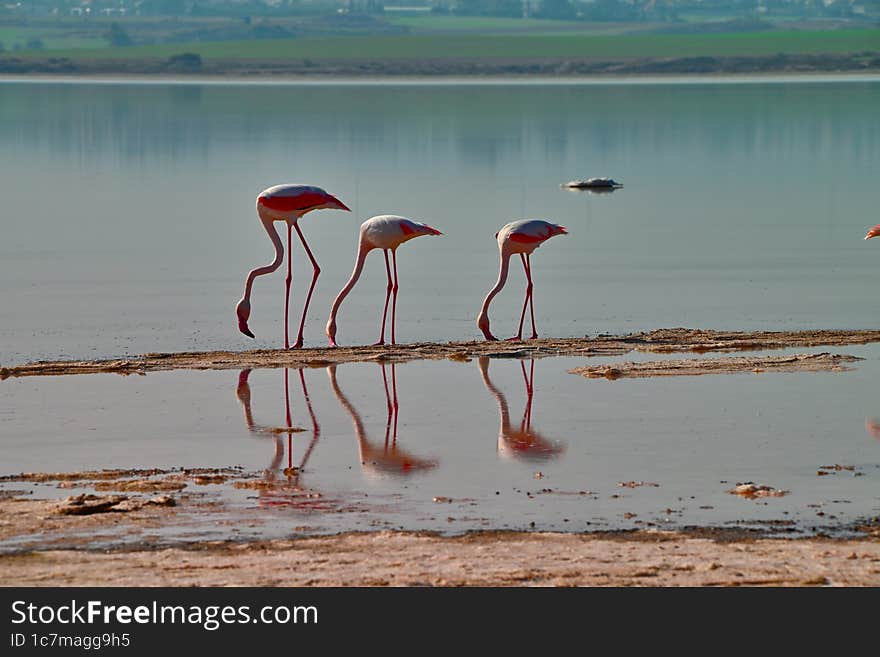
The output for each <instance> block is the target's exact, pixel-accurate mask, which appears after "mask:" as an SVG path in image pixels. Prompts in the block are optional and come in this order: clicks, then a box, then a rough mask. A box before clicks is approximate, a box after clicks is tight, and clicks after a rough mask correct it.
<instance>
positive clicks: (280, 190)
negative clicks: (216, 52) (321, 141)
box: [235, 185, 880, 349]
mask: <svg viewBox="0 0 880 657" xmlns="http://www.w3.org/2000/svg"><path fill="white" fill-rule="evenodd" d="M320 209H333V210H345V211H347V212H351V210H350V209H349V208H348V207H347V206H346V205H345V203H343V202H342V201H340V200H339V199H338V198H336V197H335V196H333V195H331V194H328V193H327V192H326V191H324V190H323V189H321V188H320V187H314V186H312V185H276V186H274V187H269V188H268V189H266V190H264V191H263V192H261V193H260V195H259V196H257V215H258V216H259V218H260V221H261V222H262V224H263V228H265V230H266V233H268V235H269V239H270V240H272V244H273V246H274V247H275V259H274V260H273V261H272V262H271V263H270V264H268V265H265V266H263V267H257V268H255V269H252V270H251V271H250V272H249V273H248V275H247V280H246V281H245V285H244V295H243V296H242V298H241V300H240V301H239V302H238V305H237V306H236V308H235V311H236V314H237V315H238V329H239V330H240V331H241V332H242V333H244V334H245V335H246V336H248V337H251V338H253V337H254V334H253V333H252V332H251V330H250V329H249V328H248V319H249V318H250V314H251V301H250V299H251V290H252V288H253V284H254V280H255V279H256V278H257V276H262V275H264V274H270V273H272V272H274V271H275V270H277V269H278V268H279V267H280V266H281V263H282V261H283V260H284V245H283V243H282V242H281V237H280V236H279V235H278V231H276V230H275V222H276V221H283V222H285V223H286V224H287V251H288V256H287V278H286V279H285V293H284V348H285V349H290V348H291V345H290V339H289V330H288V307H289V304H290V283H291V280H292V275H291V262H290V247H291V241H292V233H293V231H294V230H295V231H296V234H297V236H298V237H299V239H300V241H301V242H302V245H303V248H304V249H305V252H306V255H307V256H308V257H309V260H310V261H311V263H312V268H313V274H312V282H311V285H310V286H309V291H308V293H307V294H306V300H305V303H304V304H303V311H302V318H301V319H300V323H299V332H298V333H297V336H296V341H295V342H294V343H293V348H299V347H302V345H303V328H304V327H305V323H306V314H307V313H308V310H309V302H310V301H311V299H312V292H314V290H315V284H316V283H317V281H318V275H319V274H320V273H321V268H320V267H319V266H318V262H317V261H316V260H315V256H314V255H313V254H312V251H311V249H310V248H309V245H308V243H307V242H306V239H305V237H304V236H303V233H302V230H300V227H299V225H298V223H297V222H298V221H299V220H300V218H302V217H303V216H304V215H305V214H306V213H308V212H311V211H312V210H320ZM565 234H566V230H565V228H564V227H563V226H559V225H557V224H554V223H550V222H549V221H543V220H541V219H528V220H521V221H513V222H510V223H509V224H507V225H505V226H504V227H502V228H501V230H499V231H498V232H497V233H495V238H496V240H497V241H498V249H499V252H500V256H501V262H500V268H499V272H498V281H497V282H496V283H495V285H494V286H493V287H492V289H491V290H489V293H488V294H487V295H486V298H485V300H484V301H483V305H482V307H481V308H480V312H479V315H478V316H477V326H478V327H479V329H480V331H482V333H483V335H484V336H485V338H486V339H487V340H495V339H496V338H495V336H494V335H492V332H491V331H490V330H489V304H490V303H491V302H492V299H493V298H494V297H495V295H496V294H498V293H499V292H500V291H501V288H503V287H504V284H505V283H506V282H507V274H508V270H509V268H510V258H511V257H512V256H514V255H519V256H520V258H521V260H522V265H523V270H524V271H525V275H526V280H527V282H528V285H527V287H526V295H525V300H524V301H523V309H522V313H521V315H520V321H519V329H518V331H517V334H516V336H515V337H513V338H510V339H511V340H521V339H522V329H523V323H524V320H525V316H526V308H527V307H528V308H529V309H530V314H531V320H532V334H531V336H530V339H535V338H537V337H538V333H537V331H536V330H535V309H534V302H533V301H532V289H533V283H532V267H531V261H530V257H531V254H532V252H533V251H534V250H535V249H537V248H538V247H539V246H541V244H543V243H544V242H546V241H547V240H548V239H550V238H551V237H553V236H555V235H565ZM878 234H880V233H878ZM421 235H442V233H441V232H440V231H439V230H437V229H436V228H432V227H431V226H428V225H427V224H424V223H421V222H418V221H413V220H412V219H407V218H406V217H400V216H397V215H391V214H384V215H379V216H376V217H371V218H370V219H367V220H366V221H365V222H364V223H363V224H361V228H360V237H359V240H358V250H357V259H356V260H355V264H354V271H353V272H352V273H351V278H349V280H348V282H347V283H346V284H345V286H344V287H343V288H342V289H341V290H340V291H339V294H338V295H336V299H335V300H334V301H333V306H332V307H331V309H330V317H329V319H328V320H327V327H326V333H327V339H328V340H329V342H330V346H331V347H336V346H337V343H336V315H337V313H338V312H339V307H340V306H341V305H342V302H343V300H344V299H345V297H346V296H348V294H349V292H351V290H352V288H354V286H355V284H356V283H357V281H358V279H359V278H360V276H361V272H362V271H363V268H364V261H365V260H366V258H367V254H368V253H369V252H370V251H372V250H373V249H382V252H383V253H384V255H385V272H386V274H387V276H388V286H387V288H386V291H385V307H384V309H383V311H382V327H381V329H380V332H379V340H378V341H377V342H376V343H375V344H376V345H383V344H385V324H386V318H387V316H388V302H389V301H391V344H396V334H395V325H396V315H397V290H398V276H397V247H399V246H400V245H401V244H403V243H404V242H407V241H409V240H411V239H413V238H415V237H419V236H421ZM389 253H390V255H391V258H390V261H389ZM392 269H393V270H394V274H393V276H392Z"/></svg>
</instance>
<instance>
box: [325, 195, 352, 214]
mask: <svg viewBox="0 0 880 657" xmlns="http://www.w3.org/2000/svg"><path fill="white" fill-rule="evenodd" d="M328 205H329V206H330V208H331V209H334V210H345V211H346V212H351V208H350V207H348V206H347V205H346V204H345V203H343V202H342V201H340V200H339V199H338V198H336V197H335V196H330V199H329V202H328Z"/></svg>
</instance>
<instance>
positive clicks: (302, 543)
mask: <svg viewBox="0 0 880 657" xmlns="http://www.w3.org/2000/svg"><path fill="white" fill-rule="evenodd" d="M701 534H702V535H701ZM0 570H2V572H3V584H4V585H14V586H56V585H65V586H229V585H237V586H339V585H343V586H347V585H357V586H412V585H418V586H422V585H433V586H473V585H479V586H606V585H617V586H746V585H750V586H816V585H818V586H825V585H837V586H877V585H880V539H878V538H877V537H871V538H864V539H849V540H832V539H826V538H810V539H753V538H747V537H739V538H733V540H728V538H727V537H725V535H724V534H720V535H718V536H712V535H711V533H709V532H696V533H693V534H690V533H668V532H626V533H619V534H605V535H603V534H540V533H498V532H487V533H475V534H467V535H464V536H460V537H452V538H442V537H438V536H431V535H424V534H416V533H403V532H376V533H369V534H343V535H338V536H329V537H322V538H305V539H297V540H286V541H269V542H260V543H242V544H224V543H214V544H197V545H192V546H189V547H187V548H185V549H183V548H168V549H157V550H134V551H113V552H109V553H104V552H91V551H78V550H60V551H43V552H34V553H25V554H17V555H7V556H0Z"/></svg>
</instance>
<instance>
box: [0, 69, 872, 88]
mask: <svg viewBox="0 0 880 657" xmlns="http://www.w3.org/2000/svg"><path fill="white" fill-rule="evenodd" d="M852 82H868V83H873V82H880V68H878V69H876V70H871V71H838V72H823V71H793V72H772V71H771V72H754V73H683V74H667V73H657V74H654V75H621V74H609V75H568V76H565V75H522V74H487V75H455V74H450V75H431V76H420V75H361V76H359V75H344V74H339V75H333V74H318V75H284V76H278V75H229V74H222V73H218V74H216V75H200V74H190V75H181V74H176V73H169V74H164V75H162V74H152V73H144V74H139V75H132V74H128V73H92V74H90V73H74V74H69V75H59V74H57V73H39V72H36V73H22V74H10V73H3V72H2V71H0V84H10V83H12V84H47V83H51V84H106V85H113V84H143V85H172V84H180V85H188V84H199V85H208V86H250V85H253V86H266V85H273V86H274V85H278V86H285V85H291V86H296V85H303V86H324V85H327V86H330V85H333V86H337V85H342V86H408V85H412V86H471V85H473V86H476V85H486V86H505V85H522V84H525V85H535V86H542V85H546V86H553V85H558V86H577V85H584V86H588V85H630V84H631V85H653V84H657V85H661V84H677V85H689V84H694V85H699V84H798V83H808V84H842V83H852Z"/></svg>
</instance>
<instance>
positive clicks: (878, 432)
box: [865, 418, 880, 440]
mask: <svg viewBox="0 0 880 657" xmlns="http://www.w3.org/2000/svg"><path fill="white" fill-rule="evenodd" d="M865 430H866V431H867V432H868V435H869V436H871V437H872V438H876V439H877V440H880V419H877V418H865Z"/></svg>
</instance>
